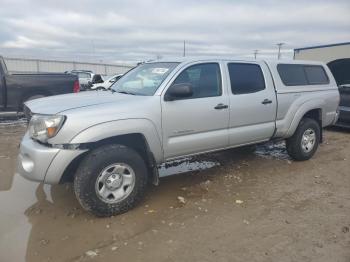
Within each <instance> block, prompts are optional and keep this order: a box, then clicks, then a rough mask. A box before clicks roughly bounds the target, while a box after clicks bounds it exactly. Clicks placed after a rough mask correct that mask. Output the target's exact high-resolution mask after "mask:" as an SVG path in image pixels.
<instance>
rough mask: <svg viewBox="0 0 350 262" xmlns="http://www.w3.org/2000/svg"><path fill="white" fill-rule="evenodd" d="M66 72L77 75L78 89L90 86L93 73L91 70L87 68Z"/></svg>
mask: <svg viewBox="0 0 350 262" xmlns="http://www.w3.org/2000/svg"><path fill="white" fill-rule="evenodd" d="M66 73H69V74H73V75H76V76H78V78H79V83H80V89H81V90H82V91H83V90H86V89H88V88H89V87H90V86H91V82H92V80H93V77H94V75H95V74H94V73H93V72H92V71H89V70H72V71H66Z"/></svg>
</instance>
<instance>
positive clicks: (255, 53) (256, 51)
mask: <svg viewBox="0 0 350 262" xmlns="http://www.w3.org/2000/svg"><path fill="white" fill-rule="evenodd" d="M258 52H259V50H254V59H255V60H256V56H257V54H258Z"/></svg>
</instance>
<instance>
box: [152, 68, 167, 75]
mask: <svg viewBox="0 0 350 262" xmlns="http://www.w3.org/2000/svg"><path fill="white" fill-rule="evenodd" d="M168 70H169V68H160V67H157V68H154V69H153V70H152V73H153V74H160V75H163V74H165V73H166V72H167V71H168Z"/></svg>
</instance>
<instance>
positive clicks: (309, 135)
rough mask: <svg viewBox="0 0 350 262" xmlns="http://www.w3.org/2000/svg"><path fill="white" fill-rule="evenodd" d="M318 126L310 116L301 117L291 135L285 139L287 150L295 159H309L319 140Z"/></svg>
mask: <svg viewBox="0 0 350 262" xmlns="http://www.w3.org/2000/svg"><path fill="white" fill-rule="evenodd" d="M320 134H321V131H320V126H319V124H318V123H317V122H316V121H315V120H314V119H311V118H303V119H302V120H301V121H300V123H299V126H298V128H297V130H296V131H295V133H294V134H293V136H292V137H290V138H288V139H287V142H286V145H287V152H288V154H289V155H290V156H291V157H292V158H293V159H294V160H297V161H303V160H308V159H310V158H311V157H312V156H313V155H314V154H315V152H316V150H317V148H318V144H319V142H320Z"/></svg>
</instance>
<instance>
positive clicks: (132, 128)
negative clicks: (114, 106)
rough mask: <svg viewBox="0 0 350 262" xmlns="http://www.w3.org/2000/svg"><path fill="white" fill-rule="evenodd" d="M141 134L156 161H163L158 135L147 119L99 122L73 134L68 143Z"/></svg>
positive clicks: (89, 141)
mask: <svg viewBox="0 0 350 262" xmlns="http://www.w3.org/2000/svg"><path fill="white" fill-rule="evenodd" d="M127 134H142V135H143V136H144V137H145V139H146V142H147V143H148V146H149V149H150V150H151V152H152V153H153V155H154V158H155V160H156V162H157V163H161V162H162V161H163V156H164V154H163V149H162V143H161V139H160V135H159V134H158V132H157V129H156V127H155V126H154V124H153V123H152V122H151V121H150V120H148V119H125V120H116V121H110V122H104V123H99V124H96V125H93V126H91V127H89V128H87V129H85V130H82V131H81V132H79V133H78V134H77V135H75V136H74V137H73V138H72V139H71V141H70V142H69V143H71V144H82V143H91V142H97V141H100V140H103V139H106V138H110V137H115V136H118V135H127Z"/></svg>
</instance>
